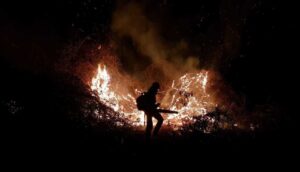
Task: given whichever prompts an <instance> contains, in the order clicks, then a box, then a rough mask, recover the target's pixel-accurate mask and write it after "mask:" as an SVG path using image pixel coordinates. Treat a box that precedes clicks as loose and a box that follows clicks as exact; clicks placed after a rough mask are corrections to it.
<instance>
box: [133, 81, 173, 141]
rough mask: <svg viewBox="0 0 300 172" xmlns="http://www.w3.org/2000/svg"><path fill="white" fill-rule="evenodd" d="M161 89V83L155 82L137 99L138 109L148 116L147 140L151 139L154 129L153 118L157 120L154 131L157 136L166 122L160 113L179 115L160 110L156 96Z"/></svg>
mask: <svg viewBox="0 0 300 172" xmlns="http://www.w3.org/2000/svg"><path fill="white" fill-rule="evenodd" d="M159 88H160V85H159V83H158V82H154V83H153V84H152V85H151V87H150V88H149V90H148V91H147V92H145V93H142V94H141V95H140V96H139V97H138V98H137V99H136V102H137V107H138V109H139V110H142V111H144V112H145V114H146V116H147V127H146V138H147V139H150V137H151V133H152V129H153V123H152V117H154V118H155V119H157V124H156V126H155V128H154V131H153V135H154V136H157V134H158V131H159V129H160V127H161V125H162V123H163V120H164V119H163V117H162V116H161V114H160V112H163V113H177V112H176V111H170V110H163V109H158V107H159V105H160V104H159V103H156V94H157V93H158V90H159Z"/></svg>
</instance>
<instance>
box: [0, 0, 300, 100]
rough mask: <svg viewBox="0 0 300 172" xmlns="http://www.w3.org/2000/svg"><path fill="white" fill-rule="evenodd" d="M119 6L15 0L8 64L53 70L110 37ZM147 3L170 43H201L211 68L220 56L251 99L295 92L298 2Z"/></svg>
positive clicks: (6, 11) (5, 24)
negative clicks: (70, 54) (76, 45)
mask: <svg viewBox="0 0 300 172" xmlns="http://www.w3.org/2000/svg"><path fill="white" fill-rule="evenodd" d="M123 2H126V1H123ZM116 4H117V2H115V1H108V0H107V1H95V0H85V1H80V2H75V1H43V2H42V1H34V0H30V1H26V2H25V1H24V2H19V1H9V2H8V3H6V4H4V5H1V7H0V8H1V16H0V17H1V27H0V31H1V32H0V34H1V39H0V45H1V54H0V55H1V58H4V59H5V61H7V63H10V64H12V65H13V66H14V65H17V66H18V67H21V68H27V69H28V68H29V69H30V70H44V69H47V70H51V68H52V65H53V64H54V63H55V62H56V61H57V60H58V59H59V58H60V56H61V52H62V51H63V49H64V47H65V46H66V45H67V44H68V43H70V42H72V41H75V40H80V39H83V38H84V37H86V36H91V37H92V39H95V40H101V41H102V40H105V39H106V38H107V35H109V34H110V23H111V16H112V13H113V11H114V9H115V7H116ZM141 4H142V5H143V6H145V9H146V11H147V14H148V15H149V16H148V17H149V18H150V19H151V20H152V21H153V22H154V23H157V25H158V27H159V29H160V31H161V33H162V35H163V37H164V39H166V40H168V41H169V42H171V41H176V40H179V39H184V40H186V41H187V42H188V43H189V44H192V45H197V46H194V47H195V48H194V47H193V48H191V50H190V51H191V52H192V53H193V54H196V55H198V54H201V57H200V58H202V59H203V61H204V63H206V64H208V65H209V64H211V63H212V61H213V60H212V59H215V57H212V56H218V57H217V61H218V62H217V63H218V64H217V65H218V68H219V69H220V71H221V72H222V73H223V74H224V77H225V78H226V79H227V80H228V81H229V82H230V83H232V85H233V86H234V87H235V88H236V89H237V90H238V91H241V92H245V94H247V95H248V96H249V98H250V99H254V101H265V100H266V99H267V98H268V97H269V98H270V97H271V98H273V97H276V100H278V99H277V95H276V94H279V96H284V95H280V94H282V93H283V92H281V91H282V89H283V88H288V87H289V86H287V85H289V84H288V83H290V82H291V81H290V79H293V78H292V76H293V74H294V73H295V69H294V66H293V64H295V63H294V59H295V58H294V57H295V54H294V52H296V44H295V43H294V42H296V27H295V26H296V20H295V15H296V11H295V7H294V6H293V4H288V3H284V2H283V1H278V0H277V1H260V0H253V1H245V2H240V1H235V0H233V1H220V0H215V1H188V2H183V1H167V0H166V1H155V2H153V1H144V2H143V3H141ZM231 32H232V33H231ZM219 45H222V48H219ZM202 59H201V60H202ZM283 83H284V85H282V84H283ZM285 83H287V85H285ZM284 94H285V93H284ZM279 99H281V97H280V98H279Z"/></svg>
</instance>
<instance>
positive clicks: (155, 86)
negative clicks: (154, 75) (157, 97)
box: [149, 82, 160, 94]
mask: <svg viewBox="0 0 300 172" xmlns="http://www.w3.org/2000/svg"><path fill="white" fill-rule="evenodd" d="M159 89H160V85H159V83H158V82H153V83H152V85H151V87H150V88H149V92H151V93H154V94H157V93H158V90H159Z"/></svg>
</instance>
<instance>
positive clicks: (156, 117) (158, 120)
mask: <svg viewBox="0 0 300 172" xmlns="http://www.w3.org/2000/svg"><path fill="white" fill-rule="evenodd" d="M154 118H155V119H157V123H156V126H155V128H154V131H153V135H155V136H156V135H157V134H158V131H159V129H160V127H161V125H162V124H163V121H164V118H163V117H162V116H161V115H160V114H159V113H158V112H157V113H155V115H154Z"/></svg>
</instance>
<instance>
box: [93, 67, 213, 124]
mask: <svg viewBox="0 0 300 172" xmlns="http://www.w3.org/2000/svg"><path fill="white" fill-rule="evenodd" d="M113 78H114V77H111V74H110V73H109V70H107V68H106V66H105V65H102V64H100V65H99V66H98V70H97V74H96V75H95V76H94V77H93V78H92V82H91V89H92V90H93V91H96V92H97V93H98V96H99V98H100V101H101V102H102V103H104V104H105V105H106V106H108V107H110V108H112V109H113V110H114V111H116V112H118V113H120V114H121V115H122V116H123V117H124V118H125V119H126V120H128V121H129V122H130V123H131V124H132V125H134V126H141V125H144V122H145V119H144V113H143V112H142V111H139V110H137V108H136V101H135V97H137V96H138V94H139V93H140V92H141V91H140V90H139V89H138V88H136V89H135V91H134V92H132V93H131V92H130V91H128V89H126V88H124V87H126V84H125V83H118V82H117V81H114V80H113ZM208 79H209V78H208V71H200V72H197V73H187V74H184V75H183V76H182V77H180V78H179V79H174V80H173V82H172V85H170V87H169V89H167V90H166V91H165V95H164V96H163V98H162V100H161V105H162V108H166V109H170V110H175V111H178V112H179V113H178V114H167V115H166V116H165V117H164V118H165V122H164V123H165V124H167V125H170V126H175V127H180V126H182V125H184V124H188V123H193V122H194V118H193V117H194V116H200V115H205V114H206V113H207V112H208V111H210V110H213V108H214V107H215V106H216V105H215V103H213V101H212V99H211V97H210V95H209V94H208V93H207V83H208ZM124 90H126V91H124Z"/></svg>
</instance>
